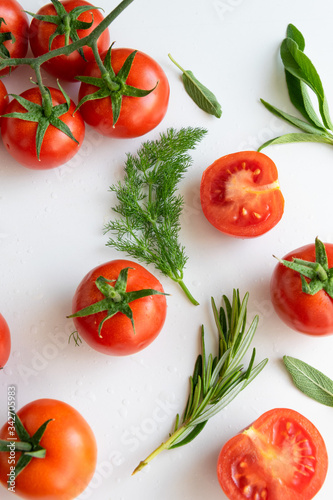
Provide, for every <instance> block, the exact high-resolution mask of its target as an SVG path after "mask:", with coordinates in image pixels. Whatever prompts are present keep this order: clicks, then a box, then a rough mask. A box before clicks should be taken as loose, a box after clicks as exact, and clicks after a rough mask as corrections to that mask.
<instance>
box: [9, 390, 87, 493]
mask: <svg viewBox="0 0 333 500" xmlns="http://www.w3.org/2000/svg"><path fill="white" fill-rule="evenodd" d="M14 427H15V429H14V430H13V428H14ZM9 443H10V444H11V447H9V445H8V444H9ZM96 461H97V445H96V439H95V436H94V434H93V431H92V429H91V427H90V426H89V424H88V423H87V421H86V420H85V419H84V418H83V417H82V415H81V414H80V413H79V412H78V411H77V410H76V409H75V408H73V407H72V406H70V405H69V404H67V403H64V402H62V401H58V400H55V399H38V400H35V401H32V402H30V403H28V404H27V405H25V406H24V407H23V408H21V409H20V410H19V411H18V412H17V414H15V415H13V419H12V420H11V421H10V423H9V422H6V423H5V424H4V426H3V427H2V429H1V430H0V482H1V483H2V485H3V486H4V487H5V488H6V489H8V488H10V486H11V484H13V489H14V492H15V493H16V494H17V495H18V496H20V497H22V498H27V499H33V498H36V499H37V498H39V499H41V498H47V499H48V500H74V499H75V498H77V496H78V495H80V494H81V493H82V492H83V491H84V490H85V489H86V487H87V486H88V483H89V482H90V480H91V479H92V476H93V474H94V472H95V468H96Z"/></svg>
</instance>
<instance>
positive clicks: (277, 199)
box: [200, 151, 284, 238]
mask: <svg viewBox="0 0 333 500" xmlns="http://www.w3.org/2000/svg"><path fill="white" fill-rule="evenodd" d="M200 198H201V206H202V210H203V213H204V215H205V217H206V218H207V220H208V221H209V222H210V223H211V224H212V225H213V226H214V227H216V228H217V229H218V230H219V231H221V232H222V233H226V234H229V235H231V236H235V237H238V238H253V237H255V236H260V235H262V234H264V233H266V232H267V231H269V230H270V229H272V228H273V227H274V226H275V225H276V224H277V223H278V222H279V220H280V219H281V217H282V215H283V210H284V198H283V196H282V193H281V191H280V185H279V181H278V171H277V168H276V166H275V163H274V162H273V161H272V160H271V159H270V158H269V157H268V156H266V155H264V154H263V153H259V152H257V151H242V152H239V153H233V154H229V155H226V156H223V157H222V158H219V159H218V160H216V161H215V162H214V163H213V164H212V165H210V166H209V167H208V168H207V169H206V170H205V171H204V173H203V176H202V179H201V186H200Z"/></svg>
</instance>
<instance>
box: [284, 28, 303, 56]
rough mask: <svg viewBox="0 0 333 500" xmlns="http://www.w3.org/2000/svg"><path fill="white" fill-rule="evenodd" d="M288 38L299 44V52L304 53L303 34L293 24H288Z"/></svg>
mask: <svg viewBox="0 0 333 500" xmlns="http://www.w3.org/2000/svg"><path fill="white" fill-rule="evenodd" d="M287 37H288V38H291V39H292V40H294V42H296V43H297V45H298V48H299V50H301V51H302V52H304V49H305V40H304V36H303V35H302V33H301V32H300V31H299V30H298V29H297V28H296V26H294V25H293V24H288V26H287Z"/></svg>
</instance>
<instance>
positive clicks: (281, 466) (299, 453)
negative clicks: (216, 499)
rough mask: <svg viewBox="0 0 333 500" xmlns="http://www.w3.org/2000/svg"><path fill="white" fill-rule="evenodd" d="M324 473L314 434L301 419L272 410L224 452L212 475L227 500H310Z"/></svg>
mask: <svg viewBox="0 0 333 500" xmlns="http://www.w3.org/2000/svg"><path fill="white" fill-rule="evenodd" d="M327 468H328V457H327V451H326V446H325V443H324V440H323V438H322V436H321V434H320V433H319V431H318V429H317V428H316V427H315V426H314V425H313V424H312V423H311V422H310V421H309V420H308V419H307V418H305V417H304V416H303V415H301V414H300V413H298V412H296V411H294V410H290V409H286V408H276V409H273V410H270V411H268V412H266V413H264V414H263V415H261V417H259V418H258V419H257V420H256V421H255V422H254V423H253V424H252V425H251V426H250V427H248V428H247V429H245V430H244V431H243V432H241V433H240V434H238V435H237V436H234V437H233V438H231V439H230V440H229V441H228V442H227V443H226V444H225V445H224V446H223V448H222V450H221V452H220V455H219V458H218V464H217V475H218V480H219V482H220V485H221V487H222V489H223V491H224V493H225V494H226V495H227V497H228V498H229V499H230V500H244V499H248V500H259V499H260V500H261V499H263V500H264V499H267V500H310V499H311V498H313V497H314V496H315V495H316V493H317V492H318V491H319V490H320V488H321V487H322V485H323V483H324V481H325V477H326V474H327Z"/></svg>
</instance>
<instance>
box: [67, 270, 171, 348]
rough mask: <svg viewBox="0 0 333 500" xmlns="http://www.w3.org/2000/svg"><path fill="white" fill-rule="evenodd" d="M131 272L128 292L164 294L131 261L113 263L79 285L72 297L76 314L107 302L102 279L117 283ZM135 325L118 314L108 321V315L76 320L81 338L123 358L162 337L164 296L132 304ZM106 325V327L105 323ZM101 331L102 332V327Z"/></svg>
mask: <svg viewBox="0 0 333 500" xmlns="http://www.w3.org/2000/svg"><path fill="white" fill-rule="evenodd" d="M126 268H129V269H128V279H127V283H126V292H134V291H137V290H143V289H153V290H156V291H158V292H161V293H163V288H162V285H161V283H160V282H159V281H158V280H157V279H156V278H155V277H154V276H153V275H152V274H151V273H150V272H149V271H147V270H146V269H145V268H144V267H142V266H141V265H139V264H137V263H134V262H131V261H128V260H112V261H110V262H106V263H105V264H102V265H99V266H97V267H95V268H94V269H93V270H92V271H90V272H89V273H88V274H87V275H86V276H85V277H84V278H83V280H82V281H81V283H80V284H79V286H78V288H77V290H76V292H75V295H74V297H73V304H72V311H73V314H75V313H77V312H78V311H80V310H81V309H84V308H86V307H88V306H91V304H95V303H97V302H98V301H101V300H102V299H104V298H105V296H104V295H103V293H101V291H100V290H99V288H98V287H97V286H96V280H97V278H98V277H100V276H102V277H103V278H105V279H106V280H117V279H118V278H119V276H120V273H121V271H122V270H124V269H126ZM129 305H130V308H131V310H132V314H133V324H134V328H133V324H132V323H131V320H130V319H129V317H128V316H126V314H123V313H122V312H117V313H116V314H115V315H114V316H112V317H110V318H109V319H107V320H105V321H104V322H103V320H104V319H105V318H106V316H107V312H106V311H102V312H98V313H96V314H91V315H89V316H85V317H74V324H75V328H76V329H77V332H78V333H79V335H80V336H81V337H82V338H83V339H84V340H85V341H86V342H87V343H88V344H89V345H90V346H91V347H92V348H93V349H95V350H96V351H99V352H101V353H104V354H110V355H118V356H124V355H129V354H133V353H136V352H138V351H140V350H142V349H144V348H145V347H147V346H148V345H149V344H150V343H151V342H152V341H153V340H154V339H155V338H156V337H157V335H158V334H159V333H160V331H161V329H162V326H163V324H164V321H165V317H166V308H167V306H166V298H165V295H160V294H159V295H149V296H146V297H142V298H138V299H136V300H133V301H132V302H130V304H129ZM102 322H103V323H102ZM100 325H102V328H101V329H100V330H99V326H100Z"/></svg>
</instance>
